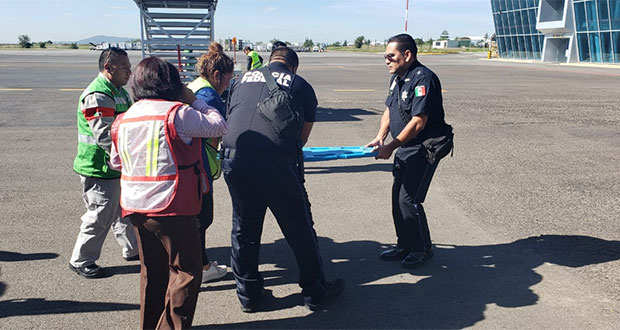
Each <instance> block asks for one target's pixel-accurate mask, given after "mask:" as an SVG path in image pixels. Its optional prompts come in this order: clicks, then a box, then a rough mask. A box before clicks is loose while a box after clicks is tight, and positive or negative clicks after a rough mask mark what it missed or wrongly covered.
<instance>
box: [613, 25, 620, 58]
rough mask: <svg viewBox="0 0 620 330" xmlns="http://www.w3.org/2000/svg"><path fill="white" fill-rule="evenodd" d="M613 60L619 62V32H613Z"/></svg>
mask: <svg viewBox="0 0 620 330" xmlns="http://www.w3.org/2000/svg"><path fill="white" fill-rule="evenodd" d="M613 42H614V61H615V62H616V63H620V32H614V33H613Z"/></svg>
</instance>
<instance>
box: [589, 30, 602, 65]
mask: <svg viewBox="0 0 620 330" xmlns="http://www.w3.org/2000/svg"><path fill="white" fill-rule="evenodd" d="M590 59H592V62H601V61H602V56H601V41H600V39H599V37H598V33H597V32H595V33H590Z"/></svg>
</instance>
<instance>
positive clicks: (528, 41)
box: [525, 36, 534, 60]
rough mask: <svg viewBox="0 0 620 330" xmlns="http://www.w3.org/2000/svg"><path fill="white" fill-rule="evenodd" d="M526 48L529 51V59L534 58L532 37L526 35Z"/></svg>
mask: <svg viewBox="0 0 620 330" xmlns="http://www.w3.org/2000/svg"><path fill="white" fill-rule="evenodd" d="M525 50H526V51H527V59H528V60H531V59H534V52H533V51H532V37H531V36H525Z"/></svg>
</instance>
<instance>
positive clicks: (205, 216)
mask: <svg viewBox="0 0 620 330" xmlns="http://www.w3.org/2000/svg"><path fill="white" fill-rule="evenodd" d="M234 65H235V64H234V63H233V60H232V59H230V57H228V56H227V55H226V53H224V49H223V48H222V45H220V44H219V43H217V42H212V43H211V44H210V45H209V51H208V52H207V53H205V54H203V55H202V56H201V57H200V58H199V59H198V63H196V71H197V72H198V73H199V74H200V77H198V78H196V80H194V81H192V82H191V83H190V84H189V85H187V87H188V88H189V89H191V90H192V92H194V93H195V94H196V98H198V99H200V100H203V101H205V102H206V103H207V104H208V105H210V106H212V107H214V108H216V109H217V110H218V111H219V112H220V114H221V115H222V116H225V114H226V104H225V103H224V100H222V97H221V94H222V93H223V92H224V91H225V90H226V88H227V87H228V84H229V83H230V79H232V77H233V70H234ZM221 140H222V139H219V138H217V139H203V143H204V148H203V150H202V151H203V154H202V161H203V163H204V164H205V170H206V172H207V177H208V178H209V182H213V180H215V179H217V178H219V177H220V174H221V173H222V164H221V161H220V159H218V153H219V150H218V149H219V145H220V141H221ZM198 221H199V223H200V227H199V229H200V243H202V249H201V251H202V264H203V268H202V283H205V282H209V281H214V280H217V279H220V278H222V277H224V276H226V273H227V271H228V270H227V267H226V266H225V265H220V264H218V262H217V261H210V260H209V257H208V256H207V250H206V232H207V228H209V226H211V224H212V223H213V190H211V191H210V192H209V193H208V194H205V195H203V196H202V209H201V210H200V213H199V214H198Z"/></svg>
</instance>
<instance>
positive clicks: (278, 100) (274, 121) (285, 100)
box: [257, 67, 303, 140]
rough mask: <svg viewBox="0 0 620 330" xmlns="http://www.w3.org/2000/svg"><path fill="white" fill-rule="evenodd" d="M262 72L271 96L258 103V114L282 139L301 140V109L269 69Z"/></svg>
mask: <svg viewBox="0 0 620 330" xmlns="http://www.w3.org/2000/svg"><path fill="white" fill-rule="evenodd" d="M260 72H261V73H262V74H263V76H264V77H265V82H266V83H267V87H269V96H267V97H266V98H265V99H263V100H262V101H260V102H258V106H257V108H258V114H259V115H260V116H261V117H262V118H263V119H264V120H266V121H267V122H268V123H269V124H270V125H271V128H272V129H273V132H274V133H275V134H276V136H278V137H279V138H280V139H283V140H290V139H293V140H296V139H299V137H300V134H301V129H302V127H303V116H302V115H301V108H300V107H299V106H297V105H296V103H295V101H294V100H293V97H292V96H291V94H290V93H289V92H288V91H286V90H284V89H282V88H280V87H279V86H278V84H277V83H276V81H275V79H273V76H272V75H271V70H269V68H268V67H262V68H260ZM293 79H294V76H293ZM293 79H291V86H292V84H293Z"/></svg>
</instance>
